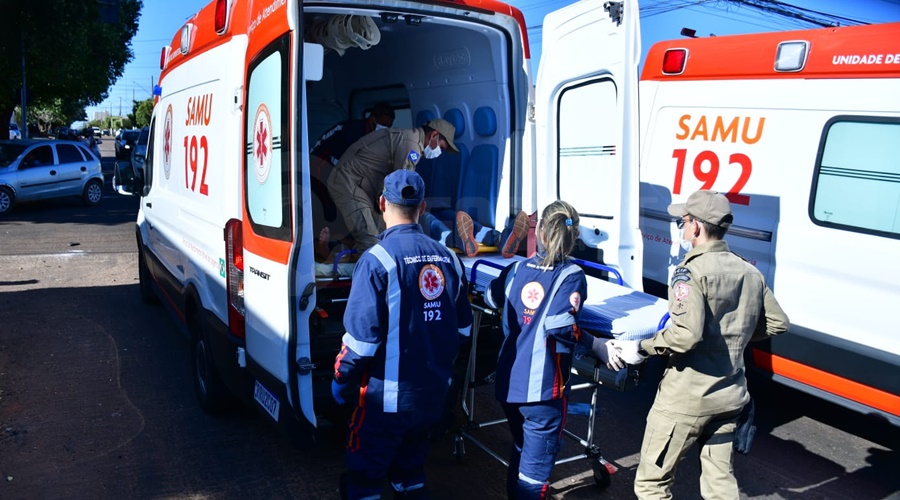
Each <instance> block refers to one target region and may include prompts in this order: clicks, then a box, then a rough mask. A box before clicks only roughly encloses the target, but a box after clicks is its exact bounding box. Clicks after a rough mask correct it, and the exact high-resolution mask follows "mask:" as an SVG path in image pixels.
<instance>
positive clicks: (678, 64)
mask: <svg viewBox="0 0 900 500" xmlns="http://www.w3.org/2000/svg"><path fill="white" fill-rule="evenodd" d="M686 63H687V49H669V50H667V51H666V53H665V55H663V70H662V71H663V74H664V75H680V74H682V73H684V66H685V64H686Z"/></svg>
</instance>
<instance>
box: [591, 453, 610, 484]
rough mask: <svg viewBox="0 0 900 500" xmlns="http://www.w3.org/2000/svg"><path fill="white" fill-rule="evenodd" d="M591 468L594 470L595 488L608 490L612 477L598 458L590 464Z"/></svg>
mask: <svg viewBox="0 0 900 500" xmlns="http://www.w3.org/2000/svg"><path fill="white" fill-rule="evenodd" d="M591 468H592V469H594V482H595V483H597V487H598V488H600V489H601V490H605V489H606V488H608V487H609V483H610V481H611V479H612V476H611V475H610V473H609V471H608V470H606V466H605V465H604V464H603V463H602V462H600V459H599V458H598V459H595V460H594V461H593V462H591Z"/></svg>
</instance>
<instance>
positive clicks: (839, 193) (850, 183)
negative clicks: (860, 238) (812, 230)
mask: <svg viewBox="0 0 900 500" xmlns="http://www.w3.org/2000/svg"><path fill="white" fill-rule="evenodd" d="M898 158H900V120H896V119H889V118H876V117H849V116H844V117H836V118H833V119H832V120H831V121H829V122H828V124H826V126H825V132H824V134H823V137H822V142H821V146H820V148H819V156H818V161H817V162H816V172H815V176H814V177H813V187H812V196H811V199H810V207H809V212H810V216H811V217H812V219H813V221H814V222H815V223H816V224H819V225H821V226H827V227H834V228H838V229H845V230H850V231H858V232H863V233H870V234H877V235H880V236H887V237H889V238H898V239H900V161H897V159H898Z"/></svg>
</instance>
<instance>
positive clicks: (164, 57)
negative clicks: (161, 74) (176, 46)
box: [159, 45, 172, 70]
mask: <svg viewBox="0 0 900 500" xmlns="http://www.w3.org/2000/svg"><path fill="white" fill-rule="evenodd" d="M170 50H172V47H169V46H168V45H166V46H165V47H163V48H162V50H161V51H159V69H160V70H164V69H166V63H168V62H169V51H170Z"/></svg>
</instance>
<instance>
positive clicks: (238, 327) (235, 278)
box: [225, 219, 246, 338]
mask: <svg viewBox="0 0 900 500" xmlns="http://www.w3.org/2000/svg"><path fill="white" fill-rule="evenodd" d="M225 283H226V285H227V287H228V329H229V330H230V331H231V334H232V335H234V336H235V337H240V338H244V336H245V331H246V328H245V319H244V318H245V316H244V313H245V310H244V233H243V229H241V221H239V220H237V219H231V220H229V221H228V222H227V223H225Z"/></svg>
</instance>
